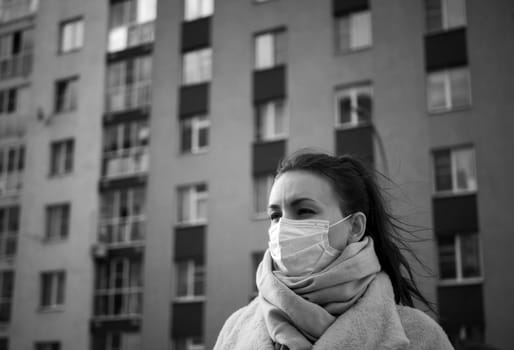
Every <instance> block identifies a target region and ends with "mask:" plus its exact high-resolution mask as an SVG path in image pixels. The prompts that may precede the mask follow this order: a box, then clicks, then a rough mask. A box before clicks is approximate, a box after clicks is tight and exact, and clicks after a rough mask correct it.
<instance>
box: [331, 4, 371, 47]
mask: <svg viewBox="0 0 514 350" xmlns="http://www.w3.org/2000/svg"><path fill="white" fill-rule="evenodd" d="M335 32H336V35H335V38H336V51H338V52H345V51H352V50H358V49H363V48H367V47H370V46H371V45H372V44H373V38H372V33H371V12H370V11H369V10H366V11H360V12H354V13H350V14H348V15H345V16H340V17H336V19H335Z"/></svg>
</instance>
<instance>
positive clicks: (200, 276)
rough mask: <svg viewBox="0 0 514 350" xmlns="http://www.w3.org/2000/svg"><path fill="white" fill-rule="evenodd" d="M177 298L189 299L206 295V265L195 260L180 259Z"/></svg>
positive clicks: (177, 264) (178, 263)
mask: <svg viewBox="0 0 514 350" xmlns="http://www.w3.org/2000/svg"><path fill="white" fill-rule="evenodd" d="M176 266H177V299H181V300H188V299H195V298H198V297H203V296H204V295H205V266H204V264H203V263H200V262H198V261H194V260H186V261H178V262H177V263H176Z"/></svg>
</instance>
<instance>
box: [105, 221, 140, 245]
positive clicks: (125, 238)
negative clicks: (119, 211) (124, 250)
mask: <svg viewBox="0 0 514 350" xmlns="http://www.w3.org/2000/svg"><path fill="white" fill-rule="evenodd" d="M145 221H146V218H145V217H144V215H139V216H129V217H125V218H110V219H103V220H102V223H101V224H100V233H99V235H98V241H99V242H100V243H104V244H106V245H107V246H109V247H113V248H114V247H117V246H126V245H137V244H142V243H143V242H144V239H145V229H146V227H145Z"/></svg>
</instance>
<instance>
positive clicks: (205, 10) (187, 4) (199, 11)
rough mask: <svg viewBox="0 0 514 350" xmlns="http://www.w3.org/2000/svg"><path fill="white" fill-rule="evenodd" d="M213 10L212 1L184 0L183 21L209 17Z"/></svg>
mask: <svg viewBox="0 0 514 350" xmlns="http://www.w3.org/2000/svg"><path fill="white" fill-rule="evenodd" d="M213 10H214V0H184V20H185V21H193V20H195V19H199V18H203V17H209V16H211V15H212V12H213Z"/></svg>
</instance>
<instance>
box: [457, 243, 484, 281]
mask: <svg viewBox="0 0 514 350" xmlns="http://www.w3.org/2000/svg"><path fill="white" fill-rule="evenodd" d="M460 248H461V259H462V277H464V278H470V277H480V275H481V271H480V249H479V240H478V234H476V233H475V234H469V235H461V236H460Z"/></svg>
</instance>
